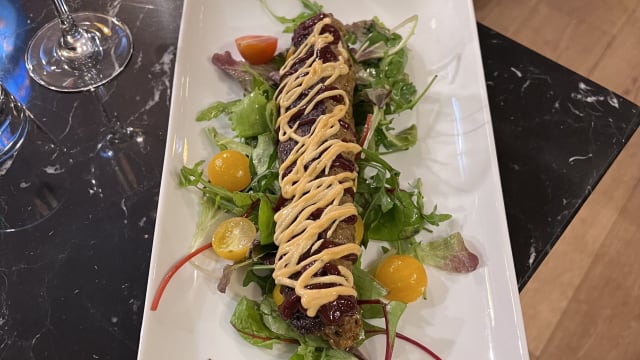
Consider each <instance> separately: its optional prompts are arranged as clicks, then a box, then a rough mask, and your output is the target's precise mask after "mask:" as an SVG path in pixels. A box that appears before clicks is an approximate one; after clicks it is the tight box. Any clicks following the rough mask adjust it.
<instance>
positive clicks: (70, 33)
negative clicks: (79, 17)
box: [51, 0, 80, 41]
mask: <svg viewBox="0 0 640 360" xmlns="http://www.w3.org/2000/svg"><path fill="white" fill-rule="evenodd" d="M51 1H52V2H53V7H54V8H55V9H56V15H58V20H59V21H60V28H61V30H62V38H63V41H65V38H67V37H74V38H77V37H78V36H80V34H79V29H78V25H76V22H75V21H73V17H72V16H71V14H70V13H69V9H68V8H67V4H65V2H64V0H51Z"/></svg>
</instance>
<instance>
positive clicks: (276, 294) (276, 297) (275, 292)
mask: <svg viewBox="0 0 640 360" xmlns="http://www.w3.org/2000/svg"><path fill="white" fill-rule="evenodd" d="M273 301H275V303H276V305H278V306H280V304H282V302H283V301H284V296H282V293H280V284H277V285H276V287H275V288H273Z"/></svg>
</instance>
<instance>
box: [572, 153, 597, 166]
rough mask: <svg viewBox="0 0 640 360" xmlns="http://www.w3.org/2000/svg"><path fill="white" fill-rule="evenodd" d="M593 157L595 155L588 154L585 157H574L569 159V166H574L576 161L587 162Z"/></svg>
mask: <svg viewBox="0 0 640 360" xmlns="http://www.w3.org/2000/svg"><path fill="white" fill-rule="evenodd" d="M592 157H593V154H587V155H584V156H574V157H571V158H569V164H571V165H573V164H574V163H575V162H576V160H586V159H589V158H592Z"/></svg>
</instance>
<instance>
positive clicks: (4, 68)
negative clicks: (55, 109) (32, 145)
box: [0, 0, 31, 150]
mask: <svg viewBox="0 0 640 360" xmlns="http://www.w3.org/2000/svg"><path fill="white" fill-rule="evenodd" d="M25 27H26V18H25V17H24V15H23V14H22V13H20V12H19V11H18V8H17V7H16V5H14V4H12V3H11V2H9V0H0V81H2V83H3V84H4V86H5V88H6V89H7V90H8V91H9V92H10V93H11V94H13V96H14V97H15V98H17V99H18V101H20V102H21V103H23V104H26V103H27V101H28V100H29V95H30V93H31V85H30V82H29V74H28V73H27V67H26V66H25V63H24V56H23V54H22V50H23V49H24V44H23V39H24V36H23V31H20V32H19V31H18V29H24V28H25ZM0 114H1V115H2V116H3V117H4V116H11V115H10V114H9V111H0ZM4 120H7V121H6V122H5V121H4ZM24 134H25V133H24V132H21V131H20V128H16V129H13V128H10V127H9V121H8V119H6V118H0V150H4V149H6V148H8V147H10V146H14V145H15V144H14V142H16V141H21V139H18V137H20V138H21V137H23V136H24ZM12 144H13V145H12Z"/></svg>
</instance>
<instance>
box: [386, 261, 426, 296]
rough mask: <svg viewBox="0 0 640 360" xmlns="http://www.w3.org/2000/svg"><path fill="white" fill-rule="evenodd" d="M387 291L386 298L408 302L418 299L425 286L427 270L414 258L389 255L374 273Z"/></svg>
mask: <svg viewBox="0 0 640 360" xmlns="http://www.w3.org/2000/svg"><path fill="white" fill-rule="evenodd" d="M375 278H376V280H378V281H379V282H380V283H381V284H382V286H384V287H385V288H386V289H387V290H388V291H389V293H388V294H387V296H386V297H387V299H389V300H396V301H402V302H404V303H410V302H414V301H416V300H418V298H419V297H420V296H421V295H422V294H423V293H424V290H425V289H426V288H427V272H426V271H425V270H424V266H423V265H422V263H420V261H418V260H417V259H416V258H414V257H412V256H408V255H391V256H389V257H387V258H386V259H384V260H383V261H382V262H381V263H380V265H379V266H378V268H377V269H376V274H375Z"/></svg>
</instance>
